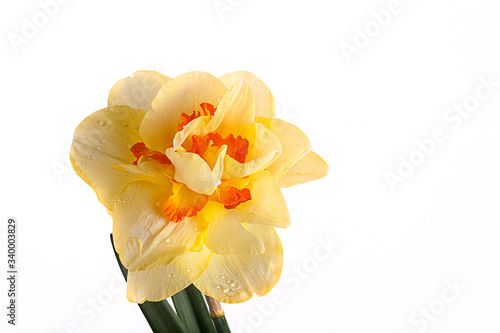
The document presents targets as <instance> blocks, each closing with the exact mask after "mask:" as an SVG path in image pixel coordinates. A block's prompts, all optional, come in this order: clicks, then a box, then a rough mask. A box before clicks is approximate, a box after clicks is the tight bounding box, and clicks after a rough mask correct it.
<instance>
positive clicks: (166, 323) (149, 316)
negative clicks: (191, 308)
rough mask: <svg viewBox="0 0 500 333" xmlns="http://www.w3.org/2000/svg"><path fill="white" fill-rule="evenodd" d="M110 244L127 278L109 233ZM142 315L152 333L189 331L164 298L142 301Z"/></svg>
mask: <svg viewBox="0 0 500 333" xmlns="http://www.w3.org/2000/svg"><path fill="white" fill-rule="evenodd" d="M110 237H111V244H112V245H113V250H114V252H115V256H116V260H117V261H118V265H119V266H120V270H121V271H122V274H123V277H125V280H127V274H128V271H127V269H126V268H125V267H124V266H123V265H122V263H121V261H120V257H119V256H118V253H117V252H116V249H115V243H114V241H113V234H111V235H110ZM139 308H140V309H141V311H142V313H143V315H144V317H146V320H147V321H148V323H149V326H151V329H152V330H153V332H154V333H191V331H188V330H187V329H186V327H185V326H184V324H183V323H182V321H181V320H180V319H179V317H178V316H177V314H176V313H175V311H174V310H173V309H172V307H171V306H170V304H168V302H167V301H166V300H163V301H161V302H148V301H146V302H144V303H142V304H139Z"/></svg>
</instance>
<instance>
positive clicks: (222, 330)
mask: <svg viewBox="0 0 500 333" xmlns="http://www.w3.org/2000/svg"><path fill="white" fill-rule="evenodd" d="M205 298H206V299H207V304H208V308H209V309H210V316H211V317H212V320H213V322H214V324H215V328H216V329H217V333H231V330H230V329H229V324H228V323H227V320H226V316H225V315H224V311H223V310H222V307H221V305H220V302H219V301H218V300H216V299H214V298H212V297H210V296H205Z"/></svg>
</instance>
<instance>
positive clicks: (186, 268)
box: [127, 248, 212, 303]
mask: <svg viewBox="0 0 500 333" xmlns="http://www.w3.org/2000/svg"><path fill="white" fill-rule="evenodd" d="M211 256H212V252H210V251H209V250H208V249H206V248H204V249H203V250H202V251H200V252H186V253H184V254H183V255H181V256H179V257H178V258H177V259H175V260H174V261H173V262H172V263H170V264H168V265H166V266H161V267H156V268H152V269H148V270H145V271H135V272H129V273H128V282H127V298H128V300H129V301H130V302H135V303H143V302H144V301H151V302H159V301H161V300H164V299H166V298H169V297H171V296H172V295H174V294H176V293H178V292H179V291H181V290H183V289H184V288H186V287H187V286H188V285H190V284H191V283H192V282H193V281H194V280H196V279H197V278H198V277H199V276H200V275H201V274H202V273H203V271H204V270H205V269H206V268H207V267H208V264H209V262H210V257H211Z"/></svg>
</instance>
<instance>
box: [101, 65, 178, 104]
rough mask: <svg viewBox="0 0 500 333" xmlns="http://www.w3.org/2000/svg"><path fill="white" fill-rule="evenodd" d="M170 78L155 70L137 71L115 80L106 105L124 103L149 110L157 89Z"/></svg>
mask: <svg viewBox="0 0 500 333" xmlns="http://www.w3.org/2000/svg"><path fill="white" fill-rule="evenodd" d="M170 80H172V79H171V78H169V77H168V76H165V75H163V74H160V73H158V72H155V71H137V72H135V73H134V75H133V76H129V77H126V78H124V79H121V80H120V81H118V82H116V84H115V85H114V86H113V88H111V91H110V92H109V96H108V106H111V105H126V106H130V107H132V108H134V109H140V110H144V111H150V110H151V102H153V99H154V98H155V97H156V94H157V93H158V90H160V88H161V87H162V86H163V85H165V84H167V82H169V81H170Z"/></svg>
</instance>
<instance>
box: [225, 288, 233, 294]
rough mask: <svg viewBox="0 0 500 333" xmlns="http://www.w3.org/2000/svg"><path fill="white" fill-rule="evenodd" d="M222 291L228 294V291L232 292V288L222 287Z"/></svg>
mask: <svg viewBox="0 0 500 333" xmlns="http://www.w3.org/2000/svg"><path fill="white" fill-rule="evenodd" d="M222 292H223V293H224V294H230V293H232V292H233V290H232V289H229V288H226V289H224V290H223V291H222Z"/></svg>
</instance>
